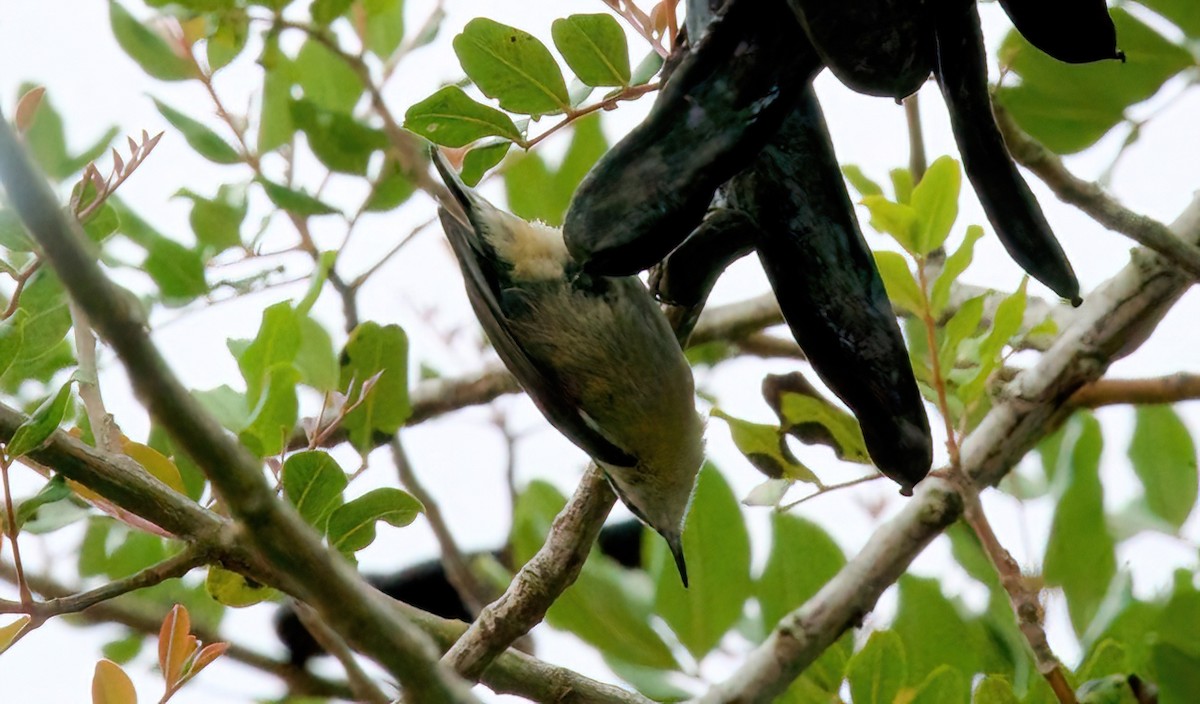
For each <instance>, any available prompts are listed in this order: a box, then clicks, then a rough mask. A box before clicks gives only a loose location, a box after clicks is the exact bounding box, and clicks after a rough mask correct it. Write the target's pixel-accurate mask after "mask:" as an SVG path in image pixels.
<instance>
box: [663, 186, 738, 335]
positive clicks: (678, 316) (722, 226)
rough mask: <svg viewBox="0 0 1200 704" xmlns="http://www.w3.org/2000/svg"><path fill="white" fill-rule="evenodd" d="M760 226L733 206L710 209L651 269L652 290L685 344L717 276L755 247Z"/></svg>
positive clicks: (676, 333)
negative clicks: (696, 225)
mask: <svg viewBox="0 0 1200 704" xmlns="http://www.w3.org/2000/svg"><path fill="white" fill-rule="evenodd" d="M757 239H758V227H757V226H756V225H755V224H754V222H753V221H752V220H751V219H750V218H749V217H747V216H746V214H745V213H743V212H740V211H737V210H731V209H729V208H716V209H714V210H712V211H710V212H709V214H708V215H707V216H706V217H705V218H704V222H702V223H701V224H700V227H698V228H696V231H695V232H693V233H692V234H690V235H688V237H687V239H685V240H684V241H683V244H681V245H679V246H678V247H676V248H675V251H673V252H671V253H670V254H669V255H667V258H666V259H664V260H662V262H661V263H660V264H658V265H657V266H655V267H654V268H653V269H651V270H650V292H651V293H653V294H654V297H655V298H657V299H658V300H659V301H661V302H662V303H664V304H666V306H667V308H666V310H665V312H666V314H667V319H668V320H670V321H671V329H673V330H674V331H675V335H676V337H677V338H678V339H679V342H680V344H685V343H686V341H687V338H688V336H689V335H691V332H692V328H694V327H695V326H696V321H698V320H699V319H700V311H701V310H703V309H704V302H705V301H707V300H708V294H709V292H711V291H712V288H713V285H714V284H716V283H717V279H718V278H719V277H720V276H721V274H722V273H724V271H725V269H727V268H728V267H729V265H730V264H732V263H734V262H735V261H737V260H738V259H741V258H742V257H744V256H746V255H747V254H749V253H751V252H753V251H754V244H755V242H756V240H757Z"/></svg>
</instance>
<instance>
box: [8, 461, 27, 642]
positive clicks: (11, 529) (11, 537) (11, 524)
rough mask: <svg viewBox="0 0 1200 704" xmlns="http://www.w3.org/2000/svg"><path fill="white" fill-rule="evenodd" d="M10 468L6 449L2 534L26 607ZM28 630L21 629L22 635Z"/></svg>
mask: <svg viewBox="0 0 1200 704" xmlns="http://www.w3.org/2000/svg"><path fill="white" fill-rule="evenodd" d="M11 468H12V461H11V460H10V459H9V457H8V452H7V448H5V451H4V452H0V479H2V480H3V482H4V519H5V520H4V529H5V530H4V532H5V534H6V535H7V537H8V542H9V544H10V545H12V552H13V567H14V568H16V572H17V591H18V592H19V593H20V595H21V604H22V605H23V606H25V607H28V606H30V605H31V604H32V603H33V594H32V592H30V591H29V585H28V584H27V583H26V582H25V569H24V567H23V566H22V564H21V544H20V542H19V541H18V540H17V535H18V533H20V532H21V527H20V526H19V525H17V512H16V511H15V510H14V509H13V495H12V487H11V486H10V484H9V482H8V470H9V469H11ZM28 630H29V629H28V628H25V629H22V633H24V632H25V631H28Z"/></svg>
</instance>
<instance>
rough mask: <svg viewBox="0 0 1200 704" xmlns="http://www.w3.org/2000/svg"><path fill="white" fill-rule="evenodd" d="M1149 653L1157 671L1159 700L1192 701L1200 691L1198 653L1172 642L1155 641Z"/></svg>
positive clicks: (1166, 701) (1166, 702) (1167, 703)
mask: <svg viewBox="0 0 1200 704" xmlns="http://www.w3.org/2000/svg"><path fill="white" fill-rule="evenodd" d="M1151 653H1152V658H1153V663H1154V669H1155V671H1156V672H1157V673H1158V682H1157V684H1158V694H1159V701H1162V702H1163V704H1170V703H1171V702H1188V701H1193V700H1194V699H1195V697H1196V692H1200V655H1197V654H1196V653H1195V652H1190V651H1188V650H1184V649H1182V648H1179V647H1177V646H1176V645H1175V644H1174V643H1156V644H1155V645H1154V646H1153V647H1152V649H1151Z"/></svg>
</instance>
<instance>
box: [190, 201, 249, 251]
mask: <svg viewBox="0 0 1200 704" xmlns="http://www.w3.org/2000/svg"><path fill="white" fill-rule="evenodd" d="M178 195H180V196H183V197H185V198H188V199H189V200H191V201H192V212H191V213H190V214H189V215H188V223H189V224H190V225H191V226H192V232H193V233H194V234H195V235H196V241H197V242H199V243H200V244H202V245H204V246H205V247H207V248H208V250H209V255H210V256H211V255H215V254H219V253H221V252H224V251H225V250H227V249H230V248H232V247H239V246H241V244H242V235H241V228H242V222H243V221H245V219H246V210H247V203H246V189H245V187H243V186H238V185H232V184H222V185H221V186H220V187H218V188H217V195H216V197H215V198H212V199H209V198H205V197H204V196H201V195H199V194H197V193H193V192H192V191H189V190H187V189H186V188H185V189H182V190H180V191H179V193H178Z"/></svg>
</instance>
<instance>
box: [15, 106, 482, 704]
mask: <svg viewBox="0 0 1200 704" xmlns="http://www.w3.org/2000/svg"><path fill="white" fill-rule="evenodd" d="M0 178H2V179H3V182H4V186H5V188H6V190H7V193H8V198H9V200H10V202H11V203H12V205H13V207H14V208H15V210H16V211H17V213H18V215H20V217H21V219H22V220H23V221H24V223H25V226H26V227H27V228H28V230H29V232H30V234H31V235H32V236H33V238H34V239H35V240H36V241H37V243H38V244H39V245H40V246H41V248H42V250H43V254H44V257H45V259H46V260H47V261H48V262H49V263H50V264H51V266H52V267H53V268H54V269H55V271H56V272H57V273H58V276H59V278H60V279H61V280H62V282H63V284H64V285H65V286H66V288H67V291H68V292H69V293H70V295H71V297H72V298H73V299H74V300H75V301H76V303H77V304H78V305H79V307H80V308H81V309H83V310H84V312H85V313H86V314H87V315H88V316H89V317H90V318H91V320H92V323H93V325H94V326H95V329H96V330H97V331H98V332H99V333H100V334H101V335H102V336H103V337H104V338H105V340H106V341H107V342H108V344H109V345H111V346H112V348H113V349H114V350H115V351H116V352H117V355H118V357H120V359H121V362H122V363H123V364H124V365H125V367H126V370H127V371H128V373H129V378H130V381H131V383H132V385H133V387H134V391H135V393H136V394H137V396H138V398H139V399H140V400H141V402H142V403H143V404H144V405H145V406H146V408H147V410H148V411H149V412H150V415H151V416H152V417H153V418H154V419H155V420H156V421H157V422H158V423H160V424H161V425H162V427H163V428H164V429H166V431H167V432H168V433H169V434H170V435H171V437H172V439H173V440H174V441H175V442H176V443H178V445H179V447H181V448H183V450H184V451H185V452H186V453H187V454H188V455H189V456H190V457H191V458H192V460H193V461H195V462H196V464H197V465H198V466H199V467H200V468H201V469H202V470H204V472H205V474H206V475H207V476H208V478H209V480H210V481H211V482H212V484H213V487H214V488H215V489H216V490H217V491H218V493H219V494H220V495H221V496H222V498H223V499H224V500H225V502H226V504H227V505H228V507H229V509H230V511H231V512H232V514H233V515H234V516H235V518H236V519H237V523H236V525H237V527H238V530H239V532H240V534H241V535H242V536H243V537H244V538H245V539H246V540H247V541H248V542H249V544H250V545H252V546H253V547H254V548H255V550H256V552H257V553H258V554H259V555H260V556H261V557H262V558H263V559H264V560H265V561H266V562H267V563H268V564H270V565H271V566H273V567H274V568H275V569H277V570H279V571H280V572H281V573H282V575H284V576H285V578H286V579H287V581H289V582H290V583H292V585H293V588H294V589H295V590H296V591H297V592H299V594H300V596H301V598H303V599H304V601H306V602H308V603H310V604H312V605H313V606H314V607H315V608H316V609H317V610H318V612H319V613H320V614H321V616H322V618H324V619H325V621H326V622H327V623H329V624H330V626H332V627H333V628H334V629H335V630H336V631H338V633H339V634H340V635H342V636H343V637H345V638H347V639H348V640H349V641H351V642H354V643H356V644H357V645H358V646H359V647H360V648H361V649H362V651H363V652H364V653H366V654H368V655H370V656H371V657H373V658H375V659H376V660H377V661H379V662H380V663H381V664H383V665H384V666H385V667H386V668H387V669H388V670H389V672H391V673H392V674H393V675H394V676H395V677H396V678H397V679H398V680H399V681H400V682H402V683H403V684H404V687H405V689H406V692H407V695H406V696H410V697H412V698H413V699H414V701H421V702H433V703H440V702H453V703H455V704H458V703H460V702H461V703H464V704H466V703H472V702H476V701H477V700H476V699H475V697H474V695H473V694H472V693H471V690H470V686H469V685H468V684H467V683H466V682H464V681H462V680H461V679H460V678H458V677H457V676H455V675H454V673H453V672H451V671H450V670H449V669H448V668H446V667H444V666H442V665H440V664H439V663H438V661H437V649H436V648H435V647H434V644H433V642H432V641H431V640H430V638H429V637H428V636H427V635H426V634H425V633H423V632H422V631H421V630H420V629H418V628H416V627H415V626H414V625H413V624H412V623H411V622H409V621H408V620H407V619H405V618H402V617H400V616H399V615H398V614H397V613H396V611H395V610H394V609H391V608H389V606H388V604H387V603H386V602H385V601H384V600H383V599H382V598H381V597H380V595H379V593H378V592H377V591H375V590H373V589H371V588H370V587H369V586H368V585H367V584H366V583H365V582H363V580H362V579H361V577H359V576H358V574H357V573H356V572H355V571H354V570H353V568H352V567H351V566H350V565H349V564H348V563H346V561H345V560H344V559H342V558H341V557H340V556H339V555H337V554H334V553H333V552H331V551H330V550H328V549H326V548H325V547H324V546H323V545H322V544H321V542H320V540H319V538H318V536H317V535H316V533H314V532H313V530H312V529H311V528H310V527H309V526H307V525H306V524H305V523H304V521H303V520H302V519H301V518H300V517H299V515H298V514H297V513H296V512H295V511H294V510H293V509H291V508H290V507H289V506H287V505H286V504H285V503H283V502H282V501H280V500H279V499H278V497H277V496H276V495H275V493H274V491H273V490H272V489H271V487H270V485H269V484H268V483H267V482H266V479H265V478H264V476H263V471H262V465H261V463H260V462H259V460H258V459H257V458H255V457H253V456H252V455H250V453H249V452H247V451H246V449H245V448H243V447H242V446H241V445H240V444H239V443H238V442H237V441H236V439H234V438H232V437H231V436H230V435H228V434H227V433H226V432H225V430H224V429H223V428H221V426H220V425H219V424H218V423H217V422H216V420H215V419H213V418H212V416H211V415H210V414H209V413H208V412H207V411H206V410H205V409H204V407H203V406H201V405H200V404H199V402H198V401H197V400H196V399H195V398H194V397H193V396H192V395H191V394H190V393H189V392H188V390H187V389H186V388H184V387H183V385H182V384H180V383H179V381H178V379H176V377H175V375H174V374H173V373H172V372H171V370H170V369H168V367H167V365H166V362H165V361H164V360H163V359H162V357H161V355H159V353H158V350H157V349H156V348H155V347H154V344H153V343H152V342H151V340H150V337H149V335H148V333H147V331H146V329H145V327H144V325H143V323H142V321H141V319H140V317H139V313H138V310H137V308H136V304H135V303H134V302H133V301H132V300H131V297H129V296H128V295H127V294H125V293H124V292H123V291H122V290H120V289H119V288H117V287H116V286H115V285H114V284H113V283H112V282H111V281H109V279H108V278H107V277H106V276H105V274H104V272H103V271H102V270H101V269H100V266H99V264H98V263H97V262H96V261H95V258H94V257H93V256H92V255H91V252H90V251H89V249H88V245H87V244H86V243H87V242H88V240H87V239H86V237H85V236H84V235H83V233H82V232H81V228H80V226H79V223H78V222H77V221H75V220H74V219H73V218H68V217H67V216H66V215H65V214H64V213H63V211H62V209H61V208H60V207H59V204H58V199H57V198H56V197H55V195H54V193H53V192H52V191H51V189H50V188H49V186H48V185H47V183H46V180H45V178H44V177H43V176H42V175H41V174H40V173H39V172H38V170H37V169H36V168H35V167H34V166H33V164H32V163H31V161H30V160H29V157H28V155H27V154H26V153H25V151H24V149H23V147H22V146H21V145H20V144H19V143H18V141H17V137H16V135H15V134H14V133H13V131H12V128H11V127H10V126H9V125H8V123H7V122H4V123H3V124H2V125H0ZM311 575H322V578H321V579H312V578H311Z"/></svg>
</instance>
